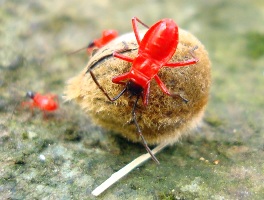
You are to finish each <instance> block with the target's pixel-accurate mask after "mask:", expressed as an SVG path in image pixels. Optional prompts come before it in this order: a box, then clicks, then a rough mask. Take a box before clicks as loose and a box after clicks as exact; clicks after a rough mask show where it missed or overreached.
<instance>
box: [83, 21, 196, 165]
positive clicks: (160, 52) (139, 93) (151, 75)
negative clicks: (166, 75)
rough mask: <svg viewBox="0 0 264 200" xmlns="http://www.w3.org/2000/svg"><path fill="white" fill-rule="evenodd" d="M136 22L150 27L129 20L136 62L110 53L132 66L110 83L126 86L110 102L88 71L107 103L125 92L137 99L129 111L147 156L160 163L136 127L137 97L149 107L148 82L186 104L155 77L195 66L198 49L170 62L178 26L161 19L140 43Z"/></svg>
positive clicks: (177, 40)
mask: <svg viewBox="0 0 264 200" xmlns="http://www.w3.org/2000/svg"><path fill="white" fill-rule="evenodd" d="M137 22H139V23H141V24H142V25H143V26H145V27H147V28H149V27H148V26H147V25H146V24H144V23H143V22H142V21H140V20H139V19H138V18H136V17H134V18H132V26H133V31H134V34H135V37H136V40H137V43H138V45H139V48H138V55H137V56H136V57H135V58H130V57H127V56H125V55H123V54H120V53H118V52H114V53H113V56H114V57H116V58H119V59H122V60H124V61H127V62H132V67H131V69H130V71H129V72H126V73H124V74H121V75H118V76H116V77H114V78H113V79H112V82H113V83H116V84H122V85H125V87H124V89H123V90H122V91H121V92H120V93H119V94H118V95H117V96H116V97H114V98H111V97H110V96H109V95H108V94H107V92H106V91H105V90H104V89H103V88H102V86H101V85H100V84H99V82H98V81H97V79H96V77H95V75H94V73H93V72H92V70H91V68H90V69H89V70H88V71H89V72H90V74H91V77H92V78H93V80H94V82H95V83H96V84H97V86H98V87H99V88H100V90H101V91H102V92H103V93H104V94H105V96H106V97H107V98H108V99H109V100H110V101H115V100H117V99H118V98H119V97H120V96H122V95H123V94H124V92H126V91H128V92H129V93H130V94H131V95H134V96H136V100H135V102H134V106H133V108H132V119H133V121H134V123H135V125H136V128H137V132H138V134H139V136H140V137H141V139H142V141H143V145H144V146H145V148H146V150H147V151H148V152H149V154H150V155H151V157H152V159H153V160H154V161H156V162H157V163H159V161H158V160H157V158H156V157H155V156H154V155H153V154H152V152H151V150H150V148H149V147H148V145H147V143H146V141H145V139H144V136H143V134H142V132H141V129H140V127H139V125H138V122H137V119H136V113H135V109H136V105H137V102H138V100H139V98H140V97H142V100H143V104H144V105H145V106H146V105H147V104H148V98H149V92H150V81H151V80H152V79H154V80H155V81H156V82H157V84H158V85H159V87H160V88H161V90H162V91H163V92H164V93H165V94H166V95H169V96H172V97H177V98H181V99H182V100H183V101H185V102H188V100H187V99H185V98H183V97H182V96H181V95H180V94H177V93H171V92H170V91H169V90H168V89H167V87H166V86H165V84H164V83H163V82H162V80H161V79H160V78H159V76H158V75H157V74H158V72H159V70H160V69H161V68H162V67H172V68H176V67H182V66H186V65H192V64H195V63H197V62H198V59H197V58H196V57H195V56H194V54H193V51H194V50H195V49H196V48H197V47H194V48H193V49H192V50H190V54H191V56H192V59H189V60H186V61H181V62H169V61H170V59H171V58H172V56H173V55H174V53H175V51H176V48H177V46H178V43H179V33H178V26H177V25H176V23H175V22H174V21H173V20H172V19H162V20H160V21H158V22H157V23H156V24H154V25H153V26H151V27H150V28H149V30H148V31H147V32H146V34H145V36H144V37H143V39H142V40H141V39H140V35H139V31H138V27H137Z"/></svg>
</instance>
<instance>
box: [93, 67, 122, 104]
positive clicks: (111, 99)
mask: <svg viewBox="0 0 264 200" xmlns="http://www.w3.org/2000/svg"><path fill="white" fill-rule="evenodd" d="M90 74H91V77H92V79H93V81H94V82H95V84H96V85H97V86H98V87H99V89H100V90H101V91H102V92H103V93H104V95H105V96H106V97H107V99H108V100H109V101H115V100H117V99H118V98H119V97H120V96H122V94H124V92H125V91H126V90H127V87H125V88H124V89H123V90H122V91H121V92H120V93H119V94H118V95H116V96H115V97H114V98H111V97H110V96H109V95H108V93H107V92H106V91H105V90H104V88H103V87H102V86H101V85H100V84H99V82H98V81H97V79H96V77H95V75H94V73H93V72H92V70H90ZM120 84H121V83H120Z"/></svg>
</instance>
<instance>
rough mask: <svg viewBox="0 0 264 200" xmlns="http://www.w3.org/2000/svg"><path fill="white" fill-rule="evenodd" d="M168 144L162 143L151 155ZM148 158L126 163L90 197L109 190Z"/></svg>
mask: <svg viewBox="0 0 264 200" xmlns="http://www.w3.org/2000/svg"><path fill="white" fill-rule="evenodd" d="M168 144H169V143H168V142H164V143H161V144H159V145H158V146H156V147H155V148H154V149H153V150H152V153H153V155H155V154H156V153H158V152H159V151H161V150H162V149H163V148H165V147H166V146H167V145H168ZM149 158H150V154H149V153H146V154H143V155H141V156H139V157H137V158H136V159H135V160H133V161H132V162H130V163H128V164H127V165H126V166H125V167H123V168H122V169H120V170H119V171H117V172H115V173H113V174H112V175H111V176H110V177H109V178H108V179H107V180H106V181H105V182H103V183H102V184H101V185H99V186H98V187H97V188H95V190H93V191H92V195H94V196H98V195H100V194H101V193H102V192H103V191H105V190H106V189H107V188H109V187H110V186H111V185H113V184H114V183H115V182H117V181H118V180H119V179H121V178H122V177H124V176H125V175H127V174H128V173H129V172H130V171H131V170H133V169H134V168H136V167H137V166H139V165H140V164H142V163H143V162H145V161H146V160H148V159H149Z"/></svg>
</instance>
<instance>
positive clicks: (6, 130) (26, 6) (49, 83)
mask: <svg viewBox="0 0 264 200" xmlns="http://www.w3.org/2000/svg"><path fill="white" fill-rule="evenodd" d="M133 16H137V17H138V18H140V19H141V20H142V21H144V22H145V23H146V24H148V25H152V24H154V23H155V22H156V21H158V20H159V19H162V18H172V19H174V20H175V21H176V23H177V24H178V25H179V26H180V27H181V28H183V29H186V30H188V31H190V32H191V33H193V34H194V35H195V36H196V37H197V38H199V39H200V40H201V42H202V43H203V44H204V45H205V47H206V48H207V50H208V52H209V55H210V58H211V61H212V79H213V83H212V89H211V96H210V102H209V105H208V108H207V110H206V115H205V119H204V124H203V126H202V127H201V128H199V129H197V130H195V131H194V133H193V134H192V135H190V136H188V137H185V138H183V139H182V140H181V141H180V142H179V143H177V144H175V145H174V146H173V147H169V148H167V149H165V150H164V151H163V152H161V153H160V154H158V156H157V157H158V159H159V160H160V162H161V165H160V166H157V165H156V164H155V163H154V162H152V161H149V162H147V163H145V164H144V165H142V166H141V167H139V168H137V169H136V170H134V171H132V173H130V174H129V175H128V176H126V177H125V178H123V179H122V180H121V181H119V182H118V183H117V184H115V185H114V186H113V187H111V188H110V189H108V190H107V191H106V192H105V193H103V194H102V195H101V196H100V197H98V199H264V162H263V159H264V144H263V141H264V134H263V130H264V120H263V119H264V112H263V111H264V109H263V108H264V86H263V85H264V25H263V23H264V2H263V1H261V0H252V1H247V0H240V1H228V0H212V1H208V0H200V1H191V0H187V1H180V0H167V1H166V0H161V1H157V0H143V1H139V0H134V1H128V0H127V1H121V0H117V1H110V0H100V1H95V0H87V1H84V0H83V1H81V0H80V1H73V0H66V1H53V2H52V1H42V2H41V1H34V0H25V1H17V0H8V1H5V0H0V36H1V37H0V49H1V50H0V198H1V199H93V198H95V197H93V196H92V195H91V191H92V190H93V189H94V188H95V187H96V186H98V185H99V184H101V183H102V182H103V181H104V180H105V179H107V178H108V177H109V176H110V175H111V174H112V173H113V172H115V171H117V170H119V169H120V168H121V167H123V166H124V165H125V164H126V163H128V162H130V161H131V160H132V159H134V158H135V157H137V156H139V155H141V154H142V153H145V149H144V147H142V145H141V144H132V143H129V142H127V141H126V140H124V139H122V138H119V137H117V136H114V135H112V134H111V133H109V131H107V130H102V129H101V128H100V127H98V126H96V125H95V124H92V123H91V122H90V120H89V118H88V117H86V116H85V114H84V113H83V111H82V110H81V109H80V108H79V107H78V106H77V105H76V104H74V103H63V99H62V95H63V90H64V86H65V82H66V80H67V79H69V78H71V77H73V76H75V75H76V74H78V73H79V71H81V70H82V69H83V68H84V66H85V65H86V63H87V61H88V59H89V57H88V56H87V54H86V53H85V51H83V52H80V53H78V54H73V55H70V56H69V55H67V53H69V52H72V51H74V50H76V49H79V48H81V47H85V46H86V45H87V44H88V43H89V42H90V41H91V40H92V39H94V38H97V37H99V36H100V34H101V31H102V30H104V29H116V30H118V31H119V32H120V33H126V32H130V31H131V30H132V28H131V18H132V17H133ZM28 90H32V91H37V92H40V93H56V94H58V95H59V99H60V102H61V107H60V110H58V111H57V112H56V113H55V114H54V115H50V116H49V117H48V119H46V120H44V119H43V118H42V113H41V112H39V111H36V112H35V115H34V116H31V113H30V111H29V110H25V109H23V108H21V106H20V103H21V102H22V101H25V100H26V99H25V93H26V91H28ZM44 158H45V159H44ZM218 161H219V163H218V164H217V162H218Z"/></svg>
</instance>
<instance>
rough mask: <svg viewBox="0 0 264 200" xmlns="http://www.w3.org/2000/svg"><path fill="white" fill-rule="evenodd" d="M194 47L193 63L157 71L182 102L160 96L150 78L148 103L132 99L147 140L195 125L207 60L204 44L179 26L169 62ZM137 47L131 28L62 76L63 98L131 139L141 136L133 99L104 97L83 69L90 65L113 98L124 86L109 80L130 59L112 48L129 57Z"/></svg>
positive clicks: (204, 97)
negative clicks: (76, 69) (117, 55)
mask: <svg viewBox="0 0 264 200" xmlns="http://www.w3.org/2000/svg"><path fill="white" fill-rule="evenodd" d="M141 35H144V32H142V33H141ZM195 46H198V49H196V50H195V51H194V54H195V56H196V57H197V58H198V59H199V62H198V63H197V64H194V65H189V66H185V67H179V68H166V67H164V68H162V69H161V70H160V71H159V73H158V76H159V77H160V78H161V80H162V81H163V82H164V84H165V85H166V86H167V88H168V89H169V90H170V92H172V93H178V94H180V95H181V96H182V97H183V98H185V99H187V100H188V102H187V103H186V102H184V101H183V100H182V99H180V98H175V97H171V96H167V95H165V94H164V93H163V92H162V91H161V89H160V87H159V86H158V85H157V83H156V82H155V81H154V80H153V81H152V82H151V86H150V96H149V103H148V105H147V106H144V105H143V103H142V101H139V102H138V104H137V108H136V115H137V120H138V123H139V126H140V128H141V130H142V134H143V135H144V137H145V140H146V141H147V143H148V144H159V143H161V142H166V141H169V142H171V143H174V142H176V141H177V140H178V139H179V137H180V136H181V135H183V134H186V133H188V132H189V131H190V130H191V129H193V128H194V127H196V126H197V125H198V124H199V122H200V121H201V119H202V116H203V114H204V110H205V107H206V104H207V102H208V96H209V89H210V84H211V75H210V60H209V58H208V54H207V52H206V50H205V48H204V46H203V45H202V44H201V42H200V41H199V40H198V39H196V38H195V37H194V36H193V35H192V34H190V33H189V32H187V31H184V30H182V29H179V44H178V47H177V49H176V52H175V53H174V56H173V58H172V59H171V60H170V62H176V61H184V60H188V59H190V58H192V57H191V55H190V50H191V49H192V48H193V47H195ZM137 49H138V45H137V42H136V40H135V36H134V34H133V33H130V34H126V35H123V36H121V37H119V38H117V39H115V40H114V41H112V42H110V43H109V44H107V45H106V46H104V47H102V48H101V49H99V50H98V51H97V52H96V53H95V54H94V55H93V56H92V57H91V59H90V60H89V62H88V64H87V66H86V67H85V69H84V70H83V71H82V72H81V73H80V74H79V75H77V76H76V77H74V78H72V79H70V80H69V81H68V84H67V87H66V90H65V94H66V99H67V100H73V99H74V100H76V101H77V102H78V103H79V104H80V106H81V107H82V108H83V109H84V110H85V111H86V112H87V113H88V115H89V116H90V117H91V118H92V120H93V121H94V122H96V123H97V124H99V125H100V126H102V127H104V128H106V129H107V130H112V131H114V132H115V133H118V134H121V135H122V136H123V137H125V138H127V139H128V140H130V141H133V142H139V141H141V139H140V137H139V135H138V133H137V130H136V127H135V125H134V123H133V122H132V121H131V120H132V116H131V111H132V107H133V104H134V102H135V99H136V98H135V97H133V96H132V97H131V96H130V94H129V93H125V94H124V95H123V96H121V97H120V98H119V99H118V100H116V101H114V102H110V101H109V100H108V99H107V98H106V96H105V95H104V94H103V92H102V91H101V90H100V89H99V88H98V87H97V85H96V84H95V83H94V81H93V80H92V78H91V76H90V74H89V72H88V73H87V70H88V69H89V68H92V70H93V73H94V74H95V76H96V78H97V80H98V82H99V83H100V85H101V86H102V87H103V88H104V89H105V90H106V91H107V93H108V94H109V96H111V97H114V96H116V95H117V94H118V93H120V91H121V90H122V89H123V88H124V86H123V85H118V84H114V83H112V81H111V80H112V78H113V77H115V76H117V75H120V74H123V73H125V72H128V71H129V69H130V68H131V63H129V62H126V61H123V60H120V59H118V58H115V57H113V56H112V53H113V52H114V51H118V52H122V54H124V55H126V56H129V57H131V58H134V57H135V56H136V55H137V53H138V50H137Z"/></svg>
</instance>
